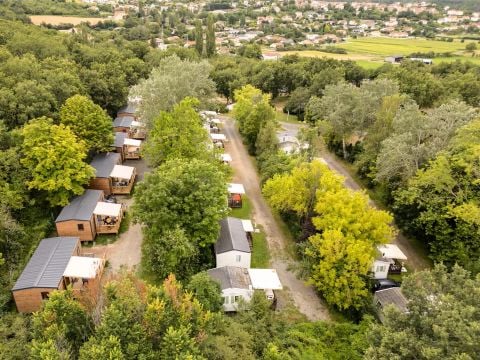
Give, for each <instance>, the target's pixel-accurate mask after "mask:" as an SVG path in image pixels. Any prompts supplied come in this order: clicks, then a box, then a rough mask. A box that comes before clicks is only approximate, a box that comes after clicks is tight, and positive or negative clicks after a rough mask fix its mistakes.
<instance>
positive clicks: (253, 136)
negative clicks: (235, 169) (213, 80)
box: [233, 85, 275, 154]
mask: <svg viewBox="0 0 480 360" xmlns="http://www.w3.org/2000/svg"><path fill="white" fill-rule="evenodd" d="M233 115H234V117H235V119H236V120H237V121H238V123H239V128H240V133H241V134H242V135H243V137H244V138H245V141H246V143H247V145H248V150H249V152H250V153H251V154H255V144H256V141H257V136H258V133H259V132H260V129H261V128H262V126H263V124H264V123H266V122H267V121H269V120H273V119H274V118H275V110H274V109H273V108H272V106H271V105H270V96H269V95H268V94H262V92H261V91H260V90H259V89H256V88H254V87H253V86H251V85H245V86H244V87H243V88H241V89H239V90H236V91H235V106H234V107H233Z"/></svg>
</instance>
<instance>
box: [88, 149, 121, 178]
mask: <svg viewBox="0 0 480 360" xmlns="http://www.w3.org/2000/svg"><path fill="white" fill-rule="evenodd" d="M117 164H120V154H119V153H111V152H108V153H104V154H97V155H95V157H94V158H93V160H92V162H91V163H90V165H92V166H93V167H94V168H95V176H96V177H97V178H108V177H110V174H111V172H112V170H113V168H114V167H115V165H117Z"/></svg>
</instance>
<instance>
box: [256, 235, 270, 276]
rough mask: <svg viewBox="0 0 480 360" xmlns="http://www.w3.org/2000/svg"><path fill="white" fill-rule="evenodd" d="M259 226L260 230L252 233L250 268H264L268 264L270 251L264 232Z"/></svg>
mask: <svg viewBox="0 0 480 360" xmlns="http://www.w3.org/2000/svg"><path fill="white" fill-rule="evenodd" d="M259 228H260V232H258V233H257V232H255V233H253V249H252V268H260V269H266V268H268V267H269V264H270V253H269V251H268V243H267V238H266V236H265V233H264V232H263V229H262V228H261V227H260V226H259Z"/></svg>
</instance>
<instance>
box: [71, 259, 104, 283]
mask: <svg viewBox="0 0 480 360" xmlns="http://www.w3.org/2000/svg"><path fill="white" fill-rule="evenodd" d="M102 262H103V260H102V259H100V258H94V257H85V256H72V257H71V258H70V261H69V262H68V265H67V267H66V268H65V271H64V272H63V276H65V277H71V278H78V279H95V278H96V277H97V274H98V271H99V269H100V268H101V266H102Z"/></svg>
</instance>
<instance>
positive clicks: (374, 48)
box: [337, 38, 468, 57]
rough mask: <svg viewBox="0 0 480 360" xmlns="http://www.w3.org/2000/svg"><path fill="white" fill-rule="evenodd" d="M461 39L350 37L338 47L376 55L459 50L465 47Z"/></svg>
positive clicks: (356, 52)
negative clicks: (449, 40)
mask: <svg viewBox="0 0 480 360" xmlns="http://www.w3.org/2000/svg"><path fill="white" fill-rule="evenodd" d="M467 43H468V41H467V42H465V43H462V42H460V41H453V42H446V41H438V40H427V39H391V38H359V39H350V40H348V41H347V42H345V43H342V44H339V45H337V47H339V48H342V49H345V50H347V51H348V52H349V53H352V54H364V55H365V54H367V55H376V56H382V57H384V56H388V55H397V54H401V55H409V54H411V53H413V52H429V51H434V52H439V53H443V52H458V51H463V50H464V49H465V45H466V44H467Z"/></svg>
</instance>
